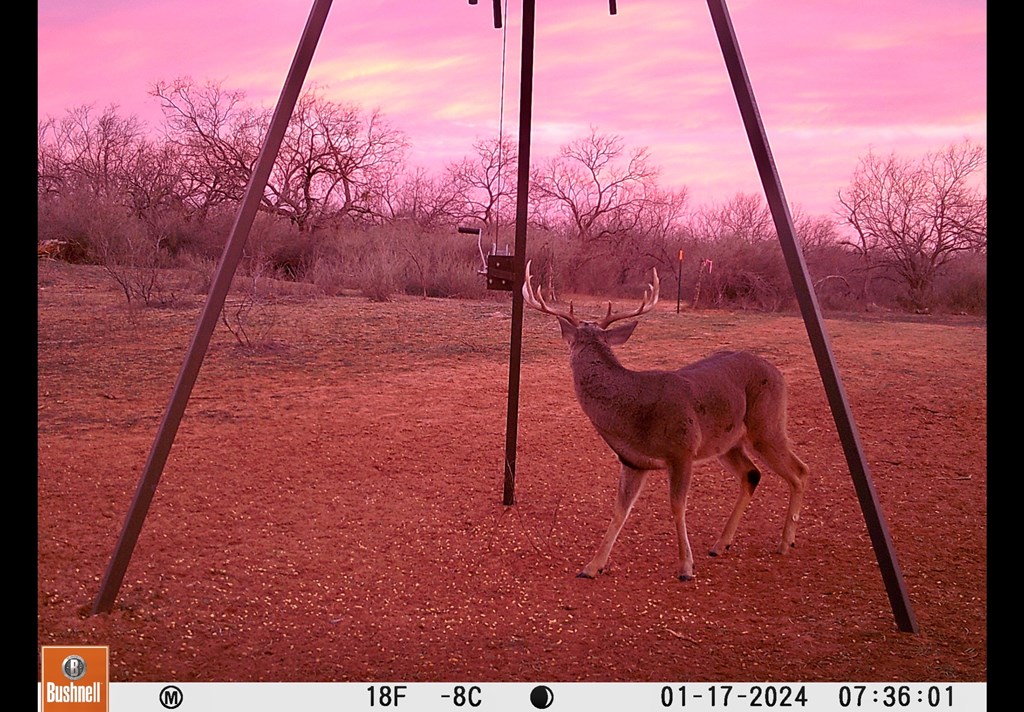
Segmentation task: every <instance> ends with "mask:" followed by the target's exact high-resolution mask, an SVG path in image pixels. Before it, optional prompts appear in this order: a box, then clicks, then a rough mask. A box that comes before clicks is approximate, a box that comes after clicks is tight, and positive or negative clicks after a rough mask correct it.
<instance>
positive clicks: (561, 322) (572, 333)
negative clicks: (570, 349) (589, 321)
mask: <svg viewBox="0 0 1024 712" xmlns="http://www.w3.org/2000/svg"><path fill="white" fill-rule="evenodd" d="M558 328H559V329H561V330H562V339H563V340H564V341H565V343H567V344H569V346H572V345H573V344H574V343H576V326H575V324H573V323H572V322H571V321H569V320H568V319H565V318H564V317H561V316H559V317H558Z"/></svg>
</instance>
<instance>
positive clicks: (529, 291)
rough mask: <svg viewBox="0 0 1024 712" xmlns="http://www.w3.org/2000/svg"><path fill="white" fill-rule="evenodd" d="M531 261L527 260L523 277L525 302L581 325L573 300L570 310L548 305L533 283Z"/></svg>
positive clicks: (546, 312)
mask: <svg viewBox="0 0 1024 712" xmlns="http://www.w3.org/2000/svg"><path fill="white" fill-rule="evenodd" d="M530 262H532V260H528V261H527V262H526V276H525V277H524V278H523V302H524V303H525V304H527V305H528V306H531V307H533V308H534V309H536V310H537V311H539V312H543V313H544V314H551V315H552V316H557V317H561V318H562V319H565V320H566V321H568V322H569V323H570V324H572V325H573V326H579V325H580V322H579V319H577V318H576V315H575V314H573V313H572V302H569V311H568V312H564V311H557V310H555V309H552V308H551V307H549V306H548V304H547V302H545V301H544V297H542V296H541V294H540V289H539V288H537V287H534V286H533V284H532V283H531V282H532V280H533V277H532V276H531V275H530Z"/></svg>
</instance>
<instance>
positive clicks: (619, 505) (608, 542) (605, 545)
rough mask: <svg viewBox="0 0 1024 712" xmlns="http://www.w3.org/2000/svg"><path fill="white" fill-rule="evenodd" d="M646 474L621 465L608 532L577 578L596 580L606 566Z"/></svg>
mask: <svg viewBox="0 0 1024 712" xmlns="http://www.w3.org/2000/svg"><path fill="white" fill-rule="evenodd" d="M648 474H649V471H648V470H634V469H633V468H631V467H627V466H626V465H622V469H621V470H620V471H619V490H618V493H617V494H616V497H615V507H614V508H613V510H612V520H611V522H610V523H609V524H608V531H606V532H605V535H604V539H602V540H601V545H600V546H599V547H598V548H597V553H596V554H595V555H594V558H593V559H591V561H590V563H589V564H587V565H586V566H584V567H583V570H582V571H580V572H579V573H578V574H577V576H578V577H579V578H596V577H597V575H598V574H599V573H601V572H602V571H604V569H605V567H606V566H607V565H608V557H609V556H610V555H611V553H612V546H614V545H615V540H616V539H617V538H618V536H619V532H620V531H621V530H622V525H623V524H625V523H626V517H628V516H629V511H630V510H631V509H632V508H633V503H634V502H636V498H637V496H638V495H639V494H640V490H642V489H643V486H644V483H645V482H646V481H647V475H648Z"/></svg>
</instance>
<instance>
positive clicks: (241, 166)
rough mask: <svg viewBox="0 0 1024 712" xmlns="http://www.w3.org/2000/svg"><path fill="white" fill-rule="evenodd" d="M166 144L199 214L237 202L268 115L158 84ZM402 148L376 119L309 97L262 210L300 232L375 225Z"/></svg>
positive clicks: (215, 89)
mask: <svg viewBox="0 0 1024 712" xmlns="http://www.w3.org/2000/svg"><path fill="white" fill-rule="evenodd" d="M152 93H153V95H154V96H157V97H158V98H159V99H160V100H161V103H162V106H163V110H164V116H165V119H166V130H167V135H168V138H169V140H170V141H171V142H172V144H173V145H174V146H175V147H176V149H177V150H178V151H179V153H180V155H181V157H182V160H183V161H184V163H185V165H186V166H187V167H188V173H187V178H188V182H189V183H190V185H191V195H192V200H193V202H194V203H195V204H196V206H197V207H198V208H200V209H201V210H206V209H209V208H211V207H214V206H216V205H219V204H220V203H222V202H225V201H237V200H240V199H241V197H242V195H243V193H244V190H245V186H246V184H247V183H248V180H249V176H250V175H251V173H252V169H253V166H254V165H255V161H256V158H257V157H258V155H259V151H260V149H261V147H262V145H263V141H264V138H265V135H266V132H267V129H268V127H269V125H270V118H271V111H270V110H268V109H254V108H250V107H246V106H244V105H243V103H242V102H243V99H244V94H243V93H242V92H238V91H226V90H224V89H223V88H221V86H220V85H219V84H216V83H212V82H211V83H207V84H205V85H201V86H200V85H197V84H196V83H195V82H193V81H192V80H191V79H188V78H184V79H177V80H175V81H173V82H169V83H167V82H161V83H158V84H156V85H155V87H154V88H153V91H152ZM406 146H407V143H406V139H405V137H404V135H403V134H402V133H401V132H400V131H398V130H397V129H395V128H393V127H392V126H391V125H390V124H389V123H388V122H387V121H386V120H385V119H384V117H383V116H382V115H381V114H380V112H378V111H373V112H370V113H369V114H366V115H364V114H363V112H362V111H361V110H360V109H359V108H358V107H356V106H354V105H351V104H344V103H336V102H332V101H328V100H327V99H325V98H324V97H323V96H321V95H320V94H319V93H318V92H317V91H316V90H315V89H312V90H309V91H306V92H305V93H304V94H303V95H302V96H301V97H299V100H298V102H297V104H296V106H295V110H294V112H293V114H292V118H291V121H290V122H289V124H288V129H287V131H286V134H285V137H284V140H283V141H282V144H281V148H280V150H279V152H278V155H277V159H276V161H275V163H274V168H273V170H272V172H271V175H270V178H269V180H268V182H267V188H266V190H265V191H264V195H263V199H262V201H261V203H260V209H261V210H263V211H265V212H268V213H272V214H275V215H279V216H283V217H287V218H288V219H289V220H291V221H292V222H294V223H295V225H296V226H297V227H298V229H299V231H300V232H305V231H307V230H309V229H311V228H313V227H315V226H317V225H319V224H322V223H324V222H325V221H328V220H333V219H338V218H342V217H346V216H348V217H359V218H370V219H375V218H377V217H380V216H378V215H377V214H376V212H375V210H374V206H375V205H376V204H377V203H378V202H379V197H380V194H381V193H382V191H384V190H385V188H386V186H387V184H388V181H389V180H390V179H391V177H392V176H393V175H394V174H395V173H396V172H397V171H398V170H399V169H400V168H401V166H402V162H403V160H404V151H405V149H406Z"/></svg>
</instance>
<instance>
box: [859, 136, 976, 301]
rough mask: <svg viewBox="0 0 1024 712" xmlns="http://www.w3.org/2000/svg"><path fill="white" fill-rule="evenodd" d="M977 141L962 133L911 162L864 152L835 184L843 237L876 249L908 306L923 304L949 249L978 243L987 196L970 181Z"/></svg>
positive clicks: (869, 253)
mask: <svg viewBox="0 0 1024 712" xmlns="http://www.w3.org/2000/svg"><path fill="white" fill-rule="evenodd" d="M985 162H986V158H985V149H984V148H983V147H981V146H976V145H973V144H971V143H970V142H969V141H965V142H963V143H960V144H956V145H952V146H949V147H948V148H946V149H944V150H941V151H937V152H931V153H928V154H927V155H926V156H925V157H924V158H923V159H921V160H920V161H918V162H917V163H913V162H911V161H908V160H905V159H900V158H897V157H896V156H895V155H890V156H888V157H884V158H883V157H879V156H876V155H874V154H873V153H869V154H868V155H867V156H866V157H864V158H862V159H861V160H860V163H859V165H858V166H857V169H856V171H855V172H854V175H853V179H852V180H851V183H850V185H849V187H848V188H847V189H846V190H845V191H840V193H839V202H840V205H841V206H842V208H841V211H842V213H841V214H842V216H843V218H844V219H845V221H846V222H847V224H849V225H850V227H852V228H853V231H854V233H855V235H856V240H855V241H851V243H850V244H851V245H852V246H853V247H854V248H855V249H857V250H858V252H859V253H860V254H861V255H862V256H863V258H864V260H865V265H866V267H870V266H871V262H870V261H871V260H872V259H874V258H876V257H879V256H881V257H883V258H884V260H885V262H886V264H888V265H890V266H891V267H892V269H893V270H894V271H895V273H896V274H897V275H898V276H899V278H900V279H901V280H902V282H903V284H904V286H905V287H906V289H907V295H908V298H909V300H910V304H911V306H913V307H914V308H915V309H920V310H926V309H928V308H929V307H930V306H931V302H932V287H933V285H934V282H935V278H936V276H937V274H938V273H939V271H940V270H941V268H942V267H943V266H944V265H945V264H946V263H947V262H948V261H949V260H950V259H951V258H952V257H953V256H954V255H956V254H957V253H960V252H964V251H967V250H975V251H984V249H985V245H986V241H987V230H988V227H987V218H986V215H987V200H986V198H985V197H984V195H983V194H982V193H981V190H980V189H979V188H978V187H977V186H976V185H975V179H976V178H977V174H978V173H979V172H980V171H981V170H983V168H984V166H985Z"/></svg>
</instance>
